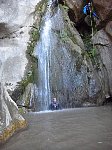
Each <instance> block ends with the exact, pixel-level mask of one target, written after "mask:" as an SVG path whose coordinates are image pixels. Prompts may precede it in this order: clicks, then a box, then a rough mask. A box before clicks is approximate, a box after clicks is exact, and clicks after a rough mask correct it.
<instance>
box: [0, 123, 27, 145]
mask: <svg viewBox="0 0 112 150" xmlns="http://www.w3.org/2000/svg"><path fill="white" fill-rule="evenodd" d="M26 127H27V122H26V121H25V120H17V121H14V122H13V123H11V125H10V126H8V127H7V128H6V129H5V130H4V131H3V133H2V134H0V143H4V142H6V141H7V140H8V139H9V138H10V137H11V136H12V135H13V134H14V133H15V132H16V131H18V130H20V129H24V128H26Z"/></svg>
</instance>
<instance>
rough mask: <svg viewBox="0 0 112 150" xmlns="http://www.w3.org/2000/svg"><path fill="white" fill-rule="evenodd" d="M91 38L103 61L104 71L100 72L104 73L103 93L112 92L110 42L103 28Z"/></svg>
mask: <svg viewBox="0 0 112 150" xmlns="http://www.w3.org/2000/svg"><path fill="white" fill-rule="evenodd" d="M92 40H93V43H94V45H95V47H96V49H97V50H98V54H99V56H100V57H99V60H100V59H101V62H102V63H103V67H102V68H105V69H104V70H105V71H103V72H102V74H103V75H104V81H103V83H105V91H106V92H105V94H106V95H108V93H110V94H112V42H111V40H110V38H109V37H108V35H107V34H106V32H105V31H104V30H100V31H98V32H97V33H96V34H95V35H94V37H93V39H92ZM102 68H101V69H102ZM99 76H100V75H99Z"/></svg>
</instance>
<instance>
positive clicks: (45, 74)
mask: <svg viewBox="0 0 112 150" xmlns="http://www.w3.org/2000/svg"><path fill="white" fill-rule="evenodd" d="M51 4H52V0H50V1H49V3H48V9H47V12H46V15H45V17H44V26H43V28H42V29H41V37H40V42H39V43H38V46H37V56H38V70H39V74H38V76H39V77H38V84H39V86H38V101H39V104H40V110H47V109H48V107H49V103H50V101H51V94H50V93H51V92H50V83H49V82H50V81H49V80H50V79H49V68H50V49H51V48H50V42H51V41H50V32H51V26H52V24H51V19H50V17H51V16H50V13H51V11H50V9H51V8H50V7H51Z"/></svg>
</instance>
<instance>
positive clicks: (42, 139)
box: [0, 106, 112, 150]
mask: <svg viewBox="0 0 112 150" xmlns="http://www.w3.org/2000/svg"><path fill="white" fill-rule="evenodd" d="M25 118H26V119H27V120H28V122H29V127H28V129H26V130H25V131H23V132H19V133H18V134H16V135H14V136H13V137H12V138H11V139H10V140H9V141H8V142H7V143H6V144H5V145H3V146H2V147H1V148H0V150H112V107H111V106H107V107H93V108H77V109H67V110H59V111H53V112H51V111H48V112H38V113H29V114H27V115H26V116H25Z"/></svg>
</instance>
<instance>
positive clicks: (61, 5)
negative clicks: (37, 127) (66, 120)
mask: <svg viewBox="0 0 112 150" xmlns="http://www.w3.org/2000/svg"><path fill="white" fill-rule="evenodd" d="M88 2H89V1H83V0H28V1H25V0H20V1H18V0H15V1H14V2H13V1H12V0H2V1H0V51H1V53H0V97H1V98H0V142H4V141H6V140H7V139H9V137H10V136H12V135H13V134H14V133H15V132H16V131H18V130H20V129H24V128H26V127H27V126H28V124H27V121H26V120H25V119H24V118H23V117H22V115H24V114H25V113H26V114H27V113H29V112H31V113H32V112H40V111H47V110H49V105H50V104H51V101H52V99H53V98H54V97H56V98H57V100H58V102H59V104H60V106H61V108H62V109H69V108H85V107H99V108H100V106H103V105H105V104H107V103H108V102H110V103H109V105H111V103H112V2H111V0H108V1H104V0H99V1H97V0H93V1H92V5H93V6H92V7H94V10H95V12H96V13H97V15H98V18H99V19H94V18H92V17H91V16H89V15H88V16H86V15H85V14H83V7H84V6H85V5H86V4H88ZM95 109H96V108H95ZM26 118H27V117H26Z"/></svg>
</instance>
